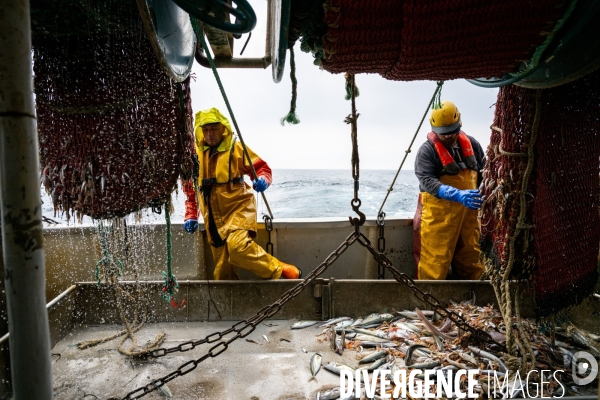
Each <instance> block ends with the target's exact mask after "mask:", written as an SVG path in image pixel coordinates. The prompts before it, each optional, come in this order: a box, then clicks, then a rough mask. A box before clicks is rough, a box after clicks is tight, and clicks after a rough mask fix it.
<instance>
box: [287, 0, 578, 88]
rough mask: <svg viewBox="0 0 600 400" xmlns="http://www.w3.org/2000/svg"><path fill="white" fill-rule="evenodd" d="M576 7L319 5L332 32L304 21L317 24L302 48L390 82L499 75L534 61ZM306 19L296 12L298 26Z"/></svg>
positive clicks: (510, 1)
mask: <svg viewBox="0 0 600 400" xmlns="http://www.w3.org/2000/svg"><path fill="white" fill-rule="evenodd" d="M317 3H319V2H317ZM323 3H325V4H323ZM569 3H570V2H568V1H558V0H540V1H533V2H531V1H529V2H524V1H521V0H507V1H498V2H490V1H486V0H475V1H473V0H453V1H448V0H445V1H439V0H438V1H420V0H404V1H397V0H378V1H352V0H330V1H328V2H320V3H319V4H317V5H318V7H320V8H321V12H322V11H323V10H324V16H323V19H322V21H323V22H324V23H325V24H326V30H325V31H323V29H321V28H320V24H319V21H310V20H307V21H305V22H303V23H304V24H305V25H310V26H308V27H306V26H305V27H304V28H303V34H304V38H303V39H302V41H303V45H304V48H303V50H305V51H306V50H308V48H310V50H312V52H313V54H315V57H316V58H317V62H320V65H321V66H322V67H323V68H324V69H325V70H327V71H329V72H333V73H340V72H348V73H379V74H381V75H382V76H383V77H384V78H386V79H390V80H419V79H426V80H446V79H457V78H481V77H500V76H502V75H503V74H506V73H509V72H515V71H517V70H518V69H519V68H520V66H521V64H522V63H523V62H524V61H527V60H530V59H531V56H532V54H533V52H534V50H535V49H536V47H537V46H539V45H540V44H541V43H542V42H543V41H544V39H545V38H546V37H547V36H548V35H549V34H550V33H551V32H552V30H553V27H554V24H555V23H556V21H557V20H558V19H559V18H561V17H562V16H563V13H564V12H565V10H566V9H567V8H568V5H569ZM317 11H318V10H317ZM317 15H318V13H317ZM299 19H300V17H299V16H298V15H296V14H293V16H292V21H296V20H299ZM307 36H308V37H307Z"/></svg>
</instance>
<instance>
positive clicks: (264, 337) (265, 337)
mask: <svg viewBox="0 0 600 400" xmlns="http://www.w3.org/2000/svg"><path fill="white" fill-rule="evenodd" d="M263 339H265V340H266V341H267V342H269V338H268V337H267V335H263ZM269 343H270V342H269Z"/></svg>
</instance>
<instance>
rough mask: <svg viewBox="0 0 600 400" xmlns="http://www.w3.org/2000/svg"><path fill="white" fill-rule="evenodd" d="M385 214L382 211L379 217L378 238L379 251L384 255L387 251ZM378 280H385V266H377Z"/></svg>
mask: <svg viewBox="0 0 600 400" xmlns="http://www.w3.org/2000/svg"><path fill="white" fill-rule="evenodd" d="M384 225H385V213H384V212H383V211H381V212H380V213H379V214H378V215H377V227H378V231H379V237H378V238H377V251H378V252H380V253H382V254H383V252H384V251H385V232H384ZM377 279H385V266H384V265H383V264H377Z"/></svg>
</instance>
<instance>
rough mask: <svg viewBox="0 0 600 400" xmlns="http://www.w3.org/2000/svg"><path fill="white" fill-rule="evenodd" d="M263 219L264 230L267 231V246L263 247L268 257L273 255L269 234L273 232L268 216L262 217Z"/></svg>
mask: <svg viewBox="0 0 600 400" xmlns="http://www.w3.org/2000/svg"><path fill="white" fill-rule="evenodd" d="M263 219H264V220H265V229H266V230H267V235H269V236H268V238H267V245H266V246H265V250H266V251H267V253H269V254H270V255H273V243H272V242H271V232H272V231H273V219H272V218H271V217H270V216H269V215H263Z"/></svg>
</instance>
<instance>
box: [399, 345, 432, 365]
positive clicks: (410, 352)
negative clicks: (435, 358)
mask: <svg viewBox="0 0 600 400" xmlns="http://www.w3.org/2000/svg"><path fill="white" fill-rule="evenodd" d="M417 349H427V346H424V345H422V344H413V345H412V346H409V348H408V350H407V351H406V357H404V363H405V364H406V366H407V367H408V366H410V359H411V357H412V355H413V353H414V352H415V350H417Z"/></svg>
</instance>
